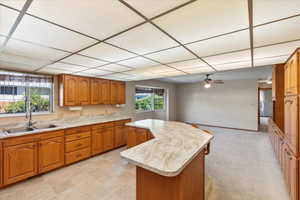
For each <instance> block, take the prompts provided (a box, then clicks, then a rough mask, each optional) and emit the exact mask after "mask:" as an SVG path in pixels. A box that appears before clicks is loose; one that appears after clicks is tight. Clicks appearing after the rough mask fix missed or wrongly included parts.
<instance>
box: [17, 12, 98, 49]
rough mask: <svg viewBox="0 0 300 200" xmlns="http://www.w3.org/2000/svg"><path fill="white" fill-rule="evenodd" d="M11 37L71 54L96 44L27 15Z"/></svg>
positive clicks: (93, 41) (91, 40)
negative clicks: (70, 52)
mask: <svg viewBox="0 0 300 200" xmlns="http://www.w3.org/2000/svg"><path fill="white" fill-rule="evenodd" d="M33 27H34V28H33ZM13 37H14V38H17V39H22V40H25V41H29V42H34V43H37V44H41V45H45V46H49V47H54V48H59V49H63V50H66V51H72V52H74V51H77V50H79V49H81V48H84V47H87V46H89V45H91V44H93V43H95V42H96V40H93V39H90V38H87V37H85V36H82V35H80V34H77V33H74V32H71V31H68V30H66V29H63V28H60V27H58V26H55V25H53V24H50V23H47V22H44V21H41V20H38V19H36V18H34V17H30V16H28V15H25V16H24V18H23V19H22V21H21V22H20V24H19V26H18V27H17V29H16V31H15V33H14V34H13Z"/></svg>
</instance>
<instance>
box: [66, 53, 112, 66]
mask: <svg viewBox="0 0 300 200" xmlns="http://www.w3.org/2000/svg"><path fill="white" fill-rule="evenodd" d="M61 61H62V62H66V63H71V64H75V65H82V66H85V67H99V66H101V65H105V64H107V62H104V61H100V60H96V59H93V58H89V57H86V56H81V55H72V56H70V57H68V58H65V59H63V60H61Z"/></svg>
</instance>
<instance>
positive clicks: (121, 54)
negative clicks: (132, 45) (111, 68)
mask: <svg viewBox="0 0 300 200" xmlns="http://www.w3.org/2000/svg"><path fill="white" fill-rule="evenodd" d="M80 54H82V55H86V56H90V57H94V58H99V59H103V60H107V61H111V62H116V61H120V60H124V59H127V58H132V57H135V56H136V55H135V54H132V53H130V52H127V51H124V50H122V49H119V48H116V47H113V46H111V45H108V44H105V43H100V44H97V45H95V46H93V47H91V48H88V49H86V50H84V51H81V52H80Z"/></svg>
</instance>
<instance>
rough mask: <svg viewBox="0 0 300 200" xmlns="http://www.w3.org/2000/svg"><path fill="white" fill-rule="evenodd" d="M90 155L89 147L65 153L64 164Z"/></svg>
mask: <svg viewBox="0 0 300 200" xmlns="http://www.w3.org/2000/svg"><path fill="white" fill-rule="evenodd" d="M90 156H91V148H85V149H81V150H78V151H74V152H71V153H67V154H66V164H71V163H74V162H77V161H79V160H83V159H85V158H88V157H90Z"/></svg>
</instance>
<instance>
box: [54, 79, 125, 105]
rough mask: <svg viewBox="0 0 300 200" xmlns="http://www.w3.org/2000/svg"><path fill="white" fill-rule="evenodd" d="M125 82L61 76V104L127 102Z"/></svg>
mask: <svg viewBox="0 0 300 200" xmlns="http://www.w3.org/2000/svg"><path fill="white" fill-rule="evenodd" d="M125 93H126V91H125V82H123V81H112V80H105V79H97V78H87V77H81V76H73V75H66V74H63V75H60V76H59V105H60V106H78V105H97V104H125V96H126V94H125Z"/></svg>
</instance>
